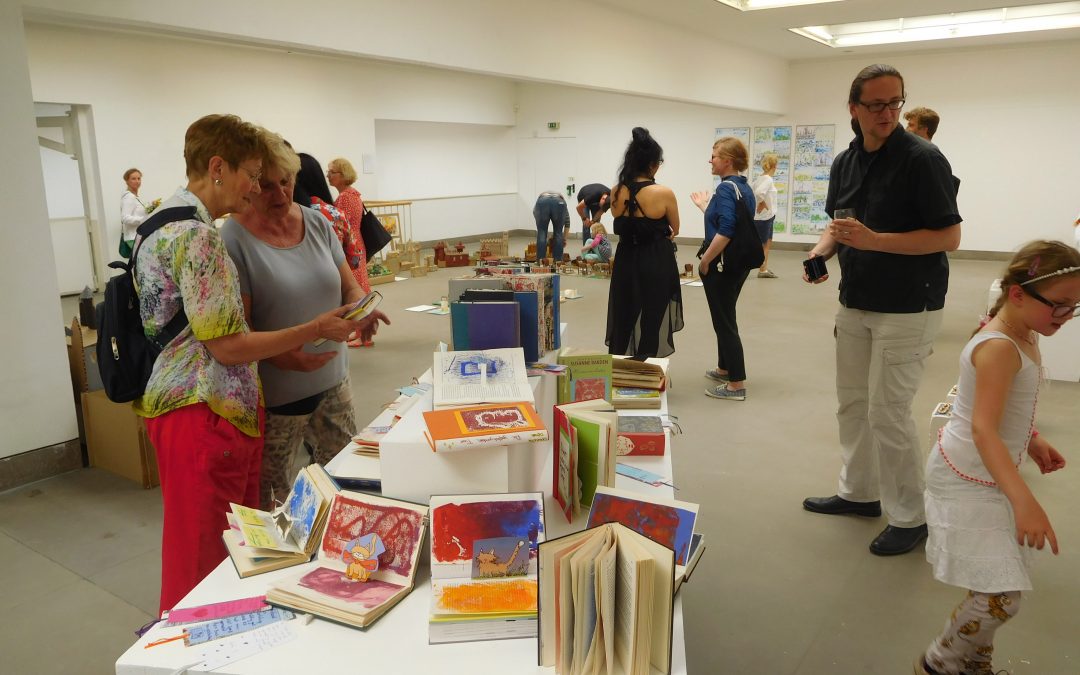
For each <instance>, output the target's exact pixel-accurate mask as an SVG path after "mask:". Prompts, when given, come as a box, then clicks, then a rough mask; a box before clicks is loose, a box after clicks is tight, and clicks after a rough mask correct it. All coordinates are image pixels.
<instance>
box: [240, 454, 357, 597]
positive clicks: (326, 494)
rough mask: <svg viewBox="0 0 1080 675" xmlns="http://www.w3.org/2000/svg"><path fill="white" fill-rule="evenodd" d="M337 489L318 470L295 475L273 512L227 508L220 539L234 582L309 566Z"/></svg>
mask: <svg viewBox="0 0 1080 675" xmlns="http://www.w3.org/2000/svg"><path fill="white" fill-rule="evenodd" d="M337 491H338V486H337V484H336V483H335V482H334V479H332V478H331V477H330V475H329V474H328V473H326V469H324V468H323V467H322V466H321V465H319V464H311V465H309V466H306V467H304V468H303V469H301V470H300V471H299V472H298V473H297V474H296V479H295V480H294V481H293V485H292V490H290V491H289V494H288V496H287V497H286V498H285V501H284V502H282V503H281V505H280V506H278V507H277V508H276V509H274V510H273V511H261V510H259V509H252V508H249V507H246V506H240V505H239V504H231V505H230V506H231V511H230V513H229V514H228V520H229V529H227V530H225V531H224V532H223V533H222V535H221V537H222V540H223V541H224V542H225V548H226V550H227V551H228V552H229V558H230V559H231V560H232V562H233V565H234V566H235V567H236V573H237V574H238V575H240V578H241V579H243V578H246V577H250V576H253V575H256V574H262V573H264V572H272V571H274V570H280V569H284V568H286V567H292V566H294V565H300V564H302V563H306V562H307V561H309V560H311V557H312V556H313V555H315V551H316V549H317V548H318V546H319V541H320V540H321V539H322V533H323V528H324V527H325V526H326V516H327V513H328V512H329V510H330V502H331V500H333V498H334V494H335V493H336V492H337Z"/></svg>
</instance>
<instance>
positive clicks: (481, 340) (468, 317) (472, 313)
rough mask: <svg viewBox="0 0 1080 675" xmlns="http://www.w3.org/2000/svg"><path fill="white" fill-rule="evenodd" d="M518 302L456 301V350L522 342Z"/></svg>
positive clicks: (453, 308)
mask: <svg viewBox="0 0 1080 675" xmlns="http://www.w3.org/2000/svg"><path fill="white" fill-rule="evenodd" d="M520 311H521V310H520V308H519V306H518V303H516V302H452V303H450V324H451V327H450V331H451V338H452V340H453V343H454V351H458V352H460V351H470V350H480V349H502V348H506V347H520V346H521V329H520V320H521V319H520Z"/></svg>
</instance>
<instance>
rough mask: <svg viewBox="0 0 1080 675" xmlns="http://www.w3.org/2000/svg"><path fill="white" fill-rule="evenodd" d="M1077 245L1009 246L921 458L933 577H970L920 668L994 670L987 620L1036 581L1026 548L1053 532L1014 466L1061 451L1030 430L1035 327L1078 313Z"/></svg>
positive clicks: (998, 618)
mask: <svg viewBox="0 0 1080 675" xmlns="http://www.w3.org/2000/svg"><path fill="white" fill-rule="evenodd" d="M1077 303H1080V252H1078V251H1077V250H1076V249H1074V248H1072V247H1070V246H1066V245H1065V244H1062V243H1061V242H1056V241H1035V242H1032V243H1030V244H1027V245H1026V246H1024V247H1023V248H1022V249H1020V251H1019V252H1018V253H1017V254H1016V255H1015V256H1014V257H1013V259H1012V261H1011V262H1010V263H1009V266H1008V268H1007V270H1006V272H1005V278H1004V279H1003V280H1002V283H1001V297H1000V298H999V299H998V301H997V304H996V305H995V306H994V308H993V309H992V310H991V312H990V320H989V321H988V322H987V323H986V325H984V326H983V327H982V328H980V329H979V330H978V331H976V333H975V334H974V335H973V336H972V337H971V340H969V341H968V343H967V345H966V346H965V347H964V350H963V352H962V353H961V354H960V384H959V388H958V391H957V396H956V403H955V404H954V406H953V414H952V417H951V418H950V419H949V422H948V424H946V426H945V428H944V429H942V430H941V432H940V433H939V435H938V442H937V443H936V444H935V446H934V447H933V448H931V450H930V456H929V458H928V460H927V463H926V492H925V495H924V499H925V502H926V521H927V524H928V525H929V530H930V537H929V539H928V540H927V543H926V559H927V561H929V562H930V564H931V565H933V567H934V578H935V579H937V580H939V581H942V582H944V583H946V584H950V585H953V586H959V587H961V588H964V589H967V591H968V593H967V596H966V597H965V598H964V600H963V602H961V603H960V605H959V606H958V607H957V608H956V610H955V611H953V613H952V616H951V618H950V619H949V621H948V622H947V623H946V626H945V630H944V632H943V633H942V634H941V635H940V636H938V637H937V638H936V639H935V640H934V641H933V643H931V644H930V647H929V648H928V649H927V650H926V652H925V653H924V654H923V655H922V656H920V657H919V659H918V660H917V661H916V662H915V673H916V674H917V675H927V674H930V675H934V674H936V675H945V674H949V675H952V674H955V673H961V672H963V673H972V674H975V673H991V672H992V669H991V658H992V656H993V651H994V646H993V638H994V632H995V631H996V630H997V628H998V627H999V626H1001V624H1003V623H1005V622H1006V621H1007V620H1008V619H1010V618H1011V617H1013V616H1015V615H1016V613H1017V611H1018V610H1019V607H1020V592H1021V591H1025V590H1030V589H1031V580H1030V578H1029V577H1028V558H1029V556H1031V555H1033V553H1032V551H1031V550H1030V549H1031V548H1036V549H1040V550H1041V549H1042V548H1043V547H1044V545H1045V544H1046V543H1049V544H1050V548H1051V550H1052V551H1053V552H1054V554H1055V555H1056V554H1057V552H1058V543H1057V537H1056V536H1055V535H1054V529H1053V527H1051V525H1050V520H1049V518H1047V516H1046V513H1045V512H1044V511H1043V509H1042V507H1041V506H1040V505H1039V502H1038V501H1037V500H1036V499H1035V496H1034V495H1033V494H1032V493H1031V490H1030V489H1029V488H1028V486H1027V484H1026V483H1025V482H1024V479H1023V477H1022V476H1021V475H1020V472H1019V470H1018V467H1019V465H1020V463H1021V462H1022V461H1023V459H1024V455H1025V454H1027V455H1029V456H1030V457H1031V459H1032V460H1034V461H1035V464H1036V465H1037V466H1038V467H1039V471H1041V472H1042V473H1044V474H1045V473H1050V472H1052V471H1057V470H1058V469H1060V468H1062V467H1064V466H1065V459H1064V458H1063V457H1062V456H1061V454H1060V453H1059V452H1058V451H1057V450H1056V449H1055V448H1054V447H1053V446H1052V445H1050V443H1049V441H1047V440H1046V439H1045V438H1044V437H1042V436H1040V435H1039V432H1038V431H1036V430H1035V402H1036V398H1037V395H1038V390H1039V383H1040V379H1041V375H1040V372H1041V360H1040V357H1039V345H1038V339H1037V337H1036V335H1047V336H1049V335H1053V334H1054V333H1056V332H1057V331H1058V330H1059V329H1060V328H1061V326H1062V325H1063V324H1064V323H1065V322H1067V321H1069V320H1070V319H1072V318H1073V317H1074V316H1076V314H1077V313H1080V305H1078V304H1077Z"/></svg>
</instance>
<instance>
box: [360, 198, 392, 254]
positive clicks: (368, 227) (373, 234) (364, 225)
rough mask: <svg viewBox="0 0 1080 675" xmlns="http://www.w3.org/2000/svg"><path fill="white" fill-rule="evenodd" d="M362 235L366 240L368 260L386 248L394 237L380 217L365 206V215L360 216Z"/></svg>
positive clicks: (365, 248)
mask: <svg viewBox="0 0 1080 675" xmlns="http://www.w3.org/2000/svg"><path fill="white" fill-rule="evenodd" d="M360 237H361V238H362V239H363V240H364V250H365V251H366V252H367V257H368V260H371V257H372V256H373V255H375V254H376V253H378V252H379V251H381V250H383V249H384V248H386V245H387V244H389V243H390V240H391V239H393V237H392V236H391V235H390V233H389V232H387V231H386V228H385V227H383V224H382V222H381V221H380V220H379V217H378V216H376V215H375V214H374V213H372V212H371V211H368V210H367V207H366V206H365V207H364V215H363V216H362V217H361V218H360Z"/></svg>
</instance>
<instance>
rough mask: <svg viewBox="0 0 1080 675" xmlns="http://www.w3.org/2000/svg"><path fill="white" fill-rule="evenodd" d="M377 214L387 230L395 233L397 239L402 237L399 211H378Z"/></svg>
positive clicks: (392, 233)
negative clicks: (399, 225) (399, 230)
mask: <svg viewBox="0 0 1080 675" xmlns="http://www.w3.org/2000/svg"><path fill="white" fill-rule="evenodd" d="M375 215H376V216H378V217H379V222H380V223H382V226H383V227H385V228H386V231H387V232H389V233H390V234H391V235H393V236H394V238H395V239H398V238H400V233H399V232H398V214H397V213H376V214H375Z"/></svg>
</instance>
